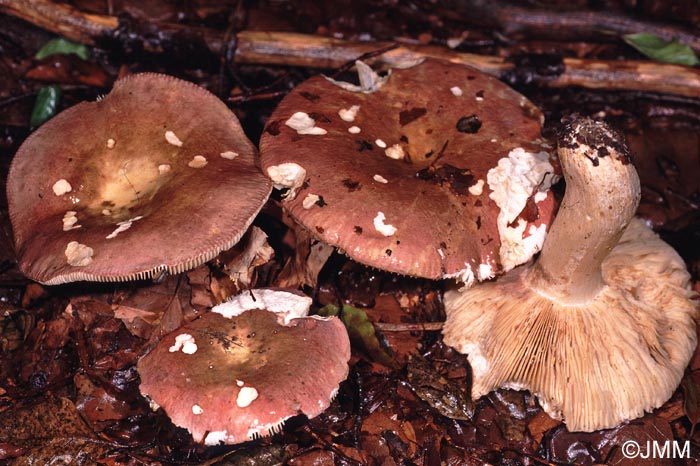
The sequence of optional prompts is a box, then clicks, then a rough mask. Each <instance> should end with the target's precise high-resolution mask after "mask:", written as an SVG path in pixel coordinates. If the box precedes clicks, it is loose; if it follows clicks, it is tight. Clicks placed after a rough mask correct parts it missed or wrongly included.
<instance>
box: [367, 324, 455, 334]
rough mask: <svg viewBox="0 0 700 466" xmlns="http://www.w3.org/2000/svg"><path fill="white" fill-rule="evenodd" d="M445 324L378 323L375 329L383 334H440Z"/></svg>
mask: <svg viewBox="0 0 700 466" xmlns="http://www.w3.org/2000/svg"><path fill="white" fill-rule="evenodd" d="M444 325H445V323H444V322H422V323H419V324H389V323H385V322H377V323H376V324H374V327H375V328H376V329H377V330H381V331H382V332H438V331H440V330H442V327H443V326H444Z"/></svg>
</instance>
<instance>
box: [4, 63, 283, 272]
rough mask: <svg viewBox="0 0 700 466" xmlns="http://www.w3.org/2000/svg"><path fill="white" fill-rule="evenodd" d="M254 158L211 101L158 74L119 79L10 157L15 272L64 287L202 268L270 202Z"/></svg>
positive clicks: (229, 118)
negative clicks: (99, 97) (106, 91)
mask: <svg viewBox="0 0 700 466" xmlns="http://www.w3.org/2000/svg"><path fill="white" fill-rule="evenodd" d="M233 153H235V154H237V155H236V156H235V157H228V156H223V154H233ZM255 158H256V150H255V147H254V146H253V145H252V143H251V142H250V141H249V140H248V139H247V138H246V136H245V134H244V133H243V130H242V129H241V127H240V125H239V123H238V120H237V119H236V117H235V116H234V115H233V114H232V113H231V111H230V110H229V109H228V108H227V107H226V105H225V104H224V103H222V102H221V101H219V100H218V99H217V98H216V97H215V96H214V95H212V94H210V93H209V92H207V91H206V90H204V89H202V88H200V87H198V86H195V85H193V84H191V83H188V82H185V81H181V80H179V79H175V78H172V77H169V76H165V75H159V74H151V73H146V74H141V75H135V76H129V77H127V78H124V79H122V80H120V81H118V82H117V83H116V84H115V86H114V89H113V90H112V91H111V92H110V93H109V94H108V95H107V96H106V97H105V98H104V99H102V100H100V101H98V102H85V103H81V104H79V105H76V106H75V107H72V108H70V109H68V110H66V111H64V112H63V113H61V114H60V115H58V116H56V117H55V118H53V119H52V120H50V121H49V122H47V123H46V124H44V125H43V126H42V127H41V128H39V130H37V131H36V132H35V133H34V134H32V135H31V136H30V137H29V138H28V139H27V140H26V141H25V143H24V144H23V145H22V147H21V148H20V149H19V151H18V152H17V154H16V155H15V158H14V160H13V162H12V166H11V168H10V173H9V176H8V183H7V194H8V200H9V211H10V216H11V219H12V226H13V229H14V234H15V244H16V248H17V252H18V256H19V257H20V261H19V266H20V269H21V270H22V271H23V272H24V273H25V274H26V275H27V276H28V277H30V278H32V279H34V280H37V281H39V282H42V283H46V284H58V283H65V282H70V281H74V280H95V281H118V280H132V279H139V278H147V277H151V276H154V275H158V274H160V273H162V272H168V273H177V272H181V271H183V270H187V269H190V268H192V267H195V266H197V265H199V264H201V263H202V262H205V261H207V260H209V259H211V258H212V257H214V256H215V255H216V254H218V253H219V252H220V251H222V250H225V249H228V248H230V247H231V246H233V245H234V244H235V243H236V242H237V241H238V240H239V239H240V237H241V236H242V235H243V233H244V232H245V230H246V229H247V228H248V226H249V225H250V223H251V222H252V220H253V218H254V217H255V215H256V214H257V212H258V211H259V210H260V208H261V207H262V205H263V204H264V202H265V200H266V199H267V196H268V195H269V192H270V189H271V183H270V182H269V180H268V179H267V178H266V177H265V176H264V175H263V174H262V173H261V172H260V170H259V169H258V168H257V166H256V162H255Z"/></svg>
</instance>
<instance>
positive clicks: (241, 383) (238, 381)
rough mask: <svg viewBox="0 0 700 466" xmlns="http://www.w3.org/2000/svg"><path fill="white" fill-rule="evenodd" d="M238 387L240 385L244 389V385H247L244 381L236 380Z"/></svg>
mask: <svg viewBox="0 0 700 466" xmlns="http://www.w3.org/2000/svg"><path fill="white" fill-rule="evenodd" d="M236 385H238V386H239V387H242V386H243V385H245V382H244V381H242V380H236Z"/></svg>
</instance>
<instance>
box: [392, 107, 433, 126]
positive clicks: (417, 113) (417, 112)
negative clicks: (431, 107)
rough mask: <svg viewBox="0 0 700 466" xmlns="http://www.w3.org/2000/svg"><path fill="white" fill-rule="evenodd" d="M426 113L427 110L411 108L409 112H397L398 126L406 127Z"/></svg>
mask: <svg viewBox="0 0 700 466" xmlns="http://www.w3.org/2000/svg"><path fill="white" fill-rule="evenodd" d="M426 113H428V109H427V108H424V107H413V108H412V109H410V110H403V111H401V112H399V124H400V125H401V126H406V125H407V124H409V123H411V122H412V121H415V120H417V119H418V118H420V117H422V116H423V115H425V114H426Z"/></svg>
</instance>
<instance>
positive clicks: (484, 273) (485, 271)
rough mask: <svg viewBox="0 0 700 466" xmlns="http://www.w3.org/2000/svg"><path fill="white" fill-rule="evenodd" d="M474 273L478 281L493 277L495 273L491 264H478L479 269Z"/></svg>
mask: <svg viewBox="0 0 700 466" xmlns="http://www.w3.org/2000/svg"><path fill="white" fill-rule="evenodd" d="M476 274H477V276H478V277H479V281H480V282H483V281H484V280H488V279H489V278H493V277H494V276H495V275H496V274H495V273H494V272H493V268H492V267H491V264H479V270H477V272H476Z"/></svg>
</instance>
